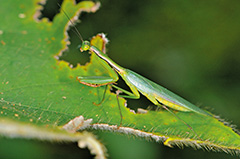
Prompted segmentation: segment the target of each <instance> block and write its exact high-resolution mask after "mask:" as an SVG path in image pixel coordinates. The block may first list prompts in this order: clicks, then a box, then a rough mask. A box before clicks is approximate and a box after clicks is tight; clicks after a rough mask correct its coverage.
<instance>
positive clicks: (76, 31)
mask: <svg viewBox="0 0 240 159" xmlns="http://www.w3.org/2000/svg"><path fill="white" fill-rule="evenodd" d="M57 5H58V6H59V9H60V10H62V11H63V13H64V14H65V16H66V17H67V18H68V20H69V21H70V23H71V24H72V26H73V28H74V30H73V31H74V32H75V34H76V35H77V36H78V38H79V39H80V40H81V41H82V42H83V38H82V35H81V34H80V32H79V31H78V30H77V28H76V26H75V25H74V23H73V21H72V20H71V19H70V17H69V16H68V15H67V13H66V12H65V11H64V10H63V9H61V5H60V4H59V3H57Z"/></svg>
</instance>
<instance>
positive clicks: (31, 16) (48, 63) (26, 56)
mask: <svg viewBox="0 0 240 159" xmlns="http://www.w3.org/2000/svg"><path fill="white" fill-rule="evenodd" d="M38 2H39V1H36V0H35V1H28V2H26V3H23V2H22V1H16V2H15V4H14V7H15V9H13V10H14V12H10V13H9V14H7V15H6V16H1V17H0V21H1V24H0V33H1V34H0V39H1V44H0V82H1V83H0V99H1V100H0V106H1V107H0V109H1V111H0V114H1V118H3V117H4V119H5V118H6V119H7V120H13V121H15V122H16V123H18V122H24V123H25V124H30V125H32V126H34V127H37V128H38V127H39V128H41V127H43V126H44V127H49V128H50V129H49V131H51V130H56V131H57V130H58V129H59V126H60V127H61V126H64V125H65V124H66V123H68V122H69V121H70V120H72V119H74V118H75V117H78V116H80V115H82V116H84V118H85V119H92V123H91V125H89V126H88V128H89V129H97V130H100V129H101V130H107V131H112V132H120V133H124V134H127V135H134V136H138V137H142V138H145V139H152V140H154V141H157V142H160V141H162V142H163V143H164V144H165V145H167V146H174V145H177V146H180V147H181V146H182V145H186V146H192V147H196V148H206V149H208V150H214V151H225V152H230V153H236V154H239V150H240V137H239V135H238V134H237V133H236V132H234V131H233V129H232V128H231V127H230V126H229V125H228V124H226V123H224V122H221V121H219V120H218V119H217V118H212V117H206V116H202V115H198V114H196V113H192V112H190V113H186V112H174V113H175V114H176V115H177V116H178V117H179V118H181V119H182V120H183V121H185V122H186V123H187V124H189V125H190V126H191V127H192V128H193V130H194V131H195V132H196V133H197V135H198V136H199V137H200V138H201V139H199V137H197V136H196V134H195V133H194V132H193V131H192V130H191V129H189V127H187V126H186V125H185V124H184V123H183V122H182V121H180V120H179V119H178V118H176V117H175V116H173V115H172V114H171V113H169V112H168V111H165V110H158V111H151V110H148V111H144V113H134V112H133V111H131V110H130V109H129V108H127V107H125V104H126V101H125V100H124V99H123V98H120V100H119V102H120V108H121V112H122V114H123V123H122V125H121V127H118V126H120V119H121V118H120V113H119V107H118V104H117V98H116V95H115V94H114V93H111V91H110V87H108V90H107V92H106V97H105V100H104V102H103V103H102V104H101V105H99V106H98V105H96V104H94V102H95V103H98V102H100V101H101V99H102V97H103V92H104V87H98V88H92V87H89V86H86V85H83V84H80V83H79V82H78V81H77V80H76V77H77V76H78V75H83V76H90V75H107V74H108V72H107V70H106V69H105V68H104V67H102V65H101V63H100V62H99V59H98V58H97V57H96V56H95V55H94V54H93V55H92V56H91V62H90V63H88V64H86V65H84V66H80V65H78V66H77V67H76V68H71V67H70V64H69V63H67V62H65V61H59V60H58V57H59V56H60V55H61V54H62V52H63V51H64V50H66V49H67V44H68V35H67V30H68V29H69V25H70V24H71V23H70V22H69V20H68V19H67V18H66V16H65V15H64V13H63V12H62V11H61V12H60V13H59V14H58V15H56V17H55V18H54V20H53V22H49V21H47V19H43V20H38V19H37V16H38V15H39V9H40V8H41V7H40V6H39V5H38V4H37V3H38ZM10 7H12V4H11V3H7V2H5V3H4V4H2V5H1V6H0V13H1V15H4V12H3V11H4V10H6V8H10ZM62 7H63V9H64V10H65V12H66V13H67V14H68V16H69V17H70V18H71V19H72V21H75V20H76V19H77V18H76V17H78V15H79V14H80V12H82V11H85V12H94V11H95V10H96V9H97V8H98V6H97V4H95V3H93V2H90V1H88V2H81V3H79V4H77V5H75V4H74V3H73V1H71V0H65V1H64V2H63V5H62ZM73 17H74V18H73ZM79 43H81V41H79ZM91 43H92V44H93V45H95V46H98V47H99V48H103V47H105V46H104V45H105V43H104V40H103V39H102V38H101V36H99V35H97V36H96V37H94V38H93V39H92V41H91ZM109 54H111V53H109ZM139 107H141V106H139ZM72 121H74V122H75V120H72ZM17 125H18V124H17ZM2 134H3V135H6V134H4V133H2ZM6 136H7V135H6ZM20 136H21V135H20ZM36 138H37V137H36ZM39 139H40V137H39Z"/></svg>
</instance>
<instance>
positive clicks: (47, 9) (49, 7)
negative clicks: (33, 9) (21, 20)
mask: <svg viewBox="0 0 240 159" xmlns="http://www.w3.org/2000/svg"><path fill="white" fill-rule="evenodd" d="M62 2H63V0H51V1H50V0H49V1H46V3H45V4H43V3H40V5H42V6H43V9H42V10H41V11H40V13H41V14H40V16H39V17H38V18H39V20H41V19H43V18H48V20H49V21H53V19H54V17H55V16H56V15H57V14H58V13H59V12H60V10H59V6H58V4H59V5H61V4H62Z"/></svg>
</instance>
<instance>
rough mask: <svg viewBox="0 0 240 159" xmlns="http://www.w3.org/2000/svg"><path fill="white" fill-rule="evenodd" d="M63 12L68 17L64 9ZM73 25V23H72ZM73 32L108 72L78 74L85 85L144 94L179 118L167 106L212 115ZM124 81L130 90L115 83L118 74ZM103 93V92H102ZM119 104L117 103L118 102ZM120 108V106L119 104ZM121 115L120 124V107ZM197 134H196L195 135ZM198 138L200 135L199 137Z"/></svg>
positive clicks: (82, 48)
mask: <svg viewBox="0 0 240 159" xmlns="http://www.w3.org/2000/svg"><path fill="white" fill-rule="evenodd" d="M63 12H64V14H65V15H66V16H67V17H68V15H67V14H66V12H65V11H63ZM68 19H69V20H70V22H71V23H72V25H73V22H72V21H71V19H70V18H69V17H68ZM73 26H74V25H73ZM74 29H75V32H76V34H77V35H78V37H79V38H80V40H81V41H82V44H81V45H80V51H81V52H83V51H90V52H92V53H94V54H96V55H97V56H98V57H99V58H100V59H101V60H102V62H103V63H105V64H107V65H108V66H110V67H108V72H109V74H110V76H109V77H106V76H91V77H89V76H88V77H86V76H78V77H77V80H78V81H79V82H80V83H82V84H84V85H87V86H91V87H99V86H103V85H111V86H112V87H114V88H116V89H117V90H119V91H120V92H122V93H125V95H118V93H117V97H118V96H120V97H123V98H130V99H139V98H140V93H141V94H142V95H144V96H146V97H147V98H148V99H149V100H150V101H151V102H152V103H153V104H155V105H157V106H160V107H163V108H165V109H166V110H167V111H169V112H170V113H172V114H173V115H174V116H176V117H177V118H178V119H180V118H179V117H178V116H177V115H175V114H174V113H173V112H172V111H170V110H169V109H168V108H167V107H169V108H172V109H174V110H178V111H183V112H195V113H198V114H201V115H204V116H210V117H213V116H212V115H211V114H210V113H208V112H206V111H204V110H202V109H200V108H199V107H197V106H195V105H194V104H192V103H190V102H189V101H187V100H185V99H183V98H182V97H180V96H178V95H176V94H175V93H173V92H171V91H169V90H168V89H166V88H164V87H162V86H160V85H158V84H156V83H154V82H152V81H151V80H149V79H147V78H145V77H143V76H141V75H139V74H138V73H136V72H134V71H132V70H129V69H126V68H123V67H122V66H120V65H118V64H117V63H115V62H114V61H113V60H112V59H110V58H109V57H108V56H107V55H106V54H105V53H103V52H102V51H101V50H100V49H98V48H97V47H95V46H93V45H91V44H90V42H89V41H86V40H85V41H84V40H83V38H82V36H81V34H80V32H79V31H78V30H77V28H76V27H75V26H74ZM118 75H119V76H121V78H122V79H123V80H124V81H125V83H126V84H127V85H128V86H129V88H130V90H131V92H130V91H127V90H124V89H122V88H120V87H118V86H116V85H115V82H116V81H118V79H119V76H118ZM104 94H105V93H104ZM103 99H104V98H103ZM118 104H119V103H118ZM119 109H120V106H119ZM120 115H121V123H120V126H121V125H122V114H121V109H120ZM180 120H181V121H182V122H183V123H184V124H186V125H187V126H188V127H189V128H190V129H191V130H192V131H193V132H194V133H195V134H196V135H197V133H196V132H195V131H194V130H193V129H192V127H191V126H190V125H188V124H187V123H186V122H185V121H183V120H182V119H180ZM197 136H198V135H197ZM199 138H200V137H199Z"/></svg>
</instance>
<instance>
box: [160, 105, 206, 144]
mask: <svg viewBox="0 0 240 159" xmlns="http://www.w3.org/2000/svg"><path fill="white" fill-rule="evenodd" d="M159 105H160V104H159ZM161 106H162V107H163V108H164V109H165V110H167V111H168V112H169V113H171V114H172V115H173V116H175V117H176V118H178V120H180V121H181V122H182V123H184V124H185V125H186V126H187V127H188V128H189V129H191V131H192V132H193V133H194V134H195V135H196V136H197V138H198V139H200V140H202V139H201V138H200V136H199V135H198V134H197V133H196V132H195V131H194V130H193V128H192V127H191V126H190V125H189V124H187V123H186V122H185V121H184V120H183V119H181V118H180V117H178V116H177V115H176V114H174V113H173V112H172V111H171V110H169V109H168V108H167V107H166V106H165V105H161Z"/></svg>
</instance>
